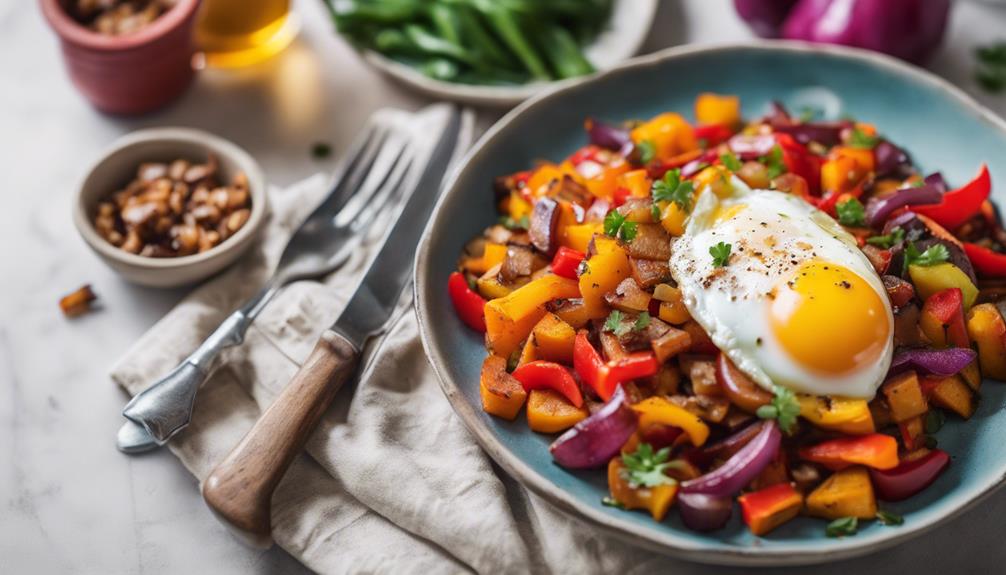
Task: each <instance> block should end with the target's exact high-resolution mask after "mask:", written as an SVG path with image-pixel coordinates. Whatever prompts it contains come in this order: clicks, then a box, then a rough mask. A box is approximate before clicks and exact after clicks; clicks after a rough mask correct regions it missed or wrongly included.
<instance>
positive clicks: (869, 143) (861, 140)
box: [849, 128, 880, 150]
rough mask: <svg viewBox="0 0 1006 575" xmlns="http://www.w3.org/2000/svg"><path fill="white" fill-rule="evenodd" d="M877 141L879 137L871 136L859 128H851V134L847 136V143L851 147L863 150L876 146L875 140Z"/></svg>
mask: <svg viewBox="0 0 1006 575" xmlns="http://www.w3.org/2000/svg"><path fill="white" fill-rule="evenodd" d="M879 141H880V138H878V137H876V136H871V135H870V134H867V133H866V132H864V131H862V130H860V129H859V128H853V129H852V134H851V135H850V136H849V145H850V146H851V147H853V148H861V149H864V150H872V149H873V148H875V147H876V146H877V142H879Z"/></svg>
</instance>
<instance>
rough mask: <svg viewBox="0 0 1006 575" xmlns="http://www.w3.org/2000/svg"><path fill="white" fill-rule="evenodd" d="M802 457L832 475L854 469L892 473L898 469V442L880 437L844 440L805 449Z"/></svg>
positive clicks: (878, 434)
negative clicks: (895, 468)
mask: <svg viewBox="0 0 1006 575" xmlns="http://www.w3.org/2000/svg"><path fill="white" fill-rule="evenodd" d="M799 454H800V457H801V458H802V459H805V460H807V461H813V462H815V463H820V464H821V465H824V466H825V467H827V468H828V469H831V470H833V471H839V470H842V469H845V468H846V467H850V466H852V465H866V466H867V467H873V468H874V469H892V468H894V467H897V465H898V440H897V439H894V438H893V437H891V436H890V435H883V434H881V433H871V434H869V435H861V436H858V437H841V438H838V439H832V440H829V441H825V442H823V443H818V444H817V445H812V446H810V447H805V448H803V449H801V450H800V451H799Z"/></svg>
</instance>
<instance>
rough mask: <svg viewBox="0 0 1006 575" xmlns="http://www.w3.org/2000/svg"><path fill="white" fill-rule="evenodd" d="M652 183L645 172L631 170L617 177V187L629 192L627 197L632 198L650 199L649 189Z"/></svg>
mask: <svg viewBox="0 0 1006 575" xmlns="http://www.w3.org/2000/svg"><path fill="white" fill-rule="evenodd" d="M652 185H653V181H652V180H650V175H649V173H648V172H647V171H646V170H632V171H631V172H625V173H624V174H622V175H620V176H618V186H619V187H621V188H625V189H626V190H628V191H629V195H630V196H632V197H634V198H648V197H650V188H651V186H652Z"/></svg>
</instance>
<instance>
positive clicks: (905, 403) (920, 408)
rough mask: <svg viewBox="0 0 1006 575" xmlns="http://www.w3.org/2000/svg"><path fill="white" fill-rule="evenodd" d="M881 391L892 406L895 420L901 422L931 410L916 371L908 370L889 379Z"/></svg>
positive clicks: (892, 414)
mask: <svg viewBox="0 0 1006 575" xmlns="http://www.w3.org/2000/svg"><path fill="white" fill-rule="evenodd" d="M881 391H882V392H883V393H884V397H885V398H886V399H887V405H888V406H889V407H890V408H891V416H892V417H893V418H894V421H896V422H897V423H901V422H904V421H908V420H909V419H912V418H915V417H918V416H920V415H922V414H924V413H925V412H927V411H929V405H928V404H927V403H926V398H925V397H923V395H922V387H921V386H919V378H918V377H917V376H916V375H915V372H914V371H906V372H904V373H900V374H898V375H895V376H893V377H891V378H890V379H888V380H887V381H886V382H885V383H884V385H883V387H882V388H881Z"/></svg>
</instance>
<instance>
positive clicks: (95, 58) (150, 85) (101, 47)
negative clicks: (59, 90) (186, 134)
mask: <svg viewBox="0 0 1006 575" xmlns="http://www.w3.org/2000/svg"><path fill="white" fill-rule="evenodd" d="M39 1H40V4H41V6H42V13H43V14H45V18H46V20H48V21H49V25H50V26H51V27H52V29H53V31H55V32H56V35H57V36H59V40H60V46H61V47H62V49H63V62H64V63H65V64H66V68H67V72H68V73H69V75H70V79H71V80H72V81H73V84H74V85H75V86H76V87H77V89H78V90H79V91H80V92H81V93H82V94H83V95H84V96H85V97H86V98H87V99H88V100H90V102H91V103H92V104H93V105H94V106H95V107H96V108H98V109H99V110H101V111H103V112H107V113H110V114H120V115H136V114H143V113H146V112H151V111H153V110H156V109H158V108H161V107H163V106H165V105H167V104H168V103H169V102H171V101H173V100H174V99H175V98H177V97H178V96H180V95H181V94H182V92H184V91H185V89H186V88H187V87H188V86H189V84H191V83H192V78H193V76H194V75H195V70H194V68H193V66H192V57H193V55H194V54H195V44H194V42H193V36H192V30H193V26H194V24H195V19H196V10H197V8H198V7H199V0H178V3H177V4H176V5H175V7H174V8H172V9H171V10H169V11H167V12H165V13H164V14H162V15H161V16H160V17H159V18H157V19H156V20H154V21H153V22H151V23H150V24H149V25H148V26H146V27H144V28H142V29H140V30H138V31H136V32H135V33H133V34H127V35H123V36H106V35H103V34H99V33H97V32H94V31H92V30H90V29H88V28H86V27H84V26H82V25H81V24H80V23H78V22H77V21H76V20H74V19H73V18H72V17H71V16H70V15H69V14H68V13H67V11H66V8H65V2H64V1H63V0H39Z"/></svg>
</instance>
